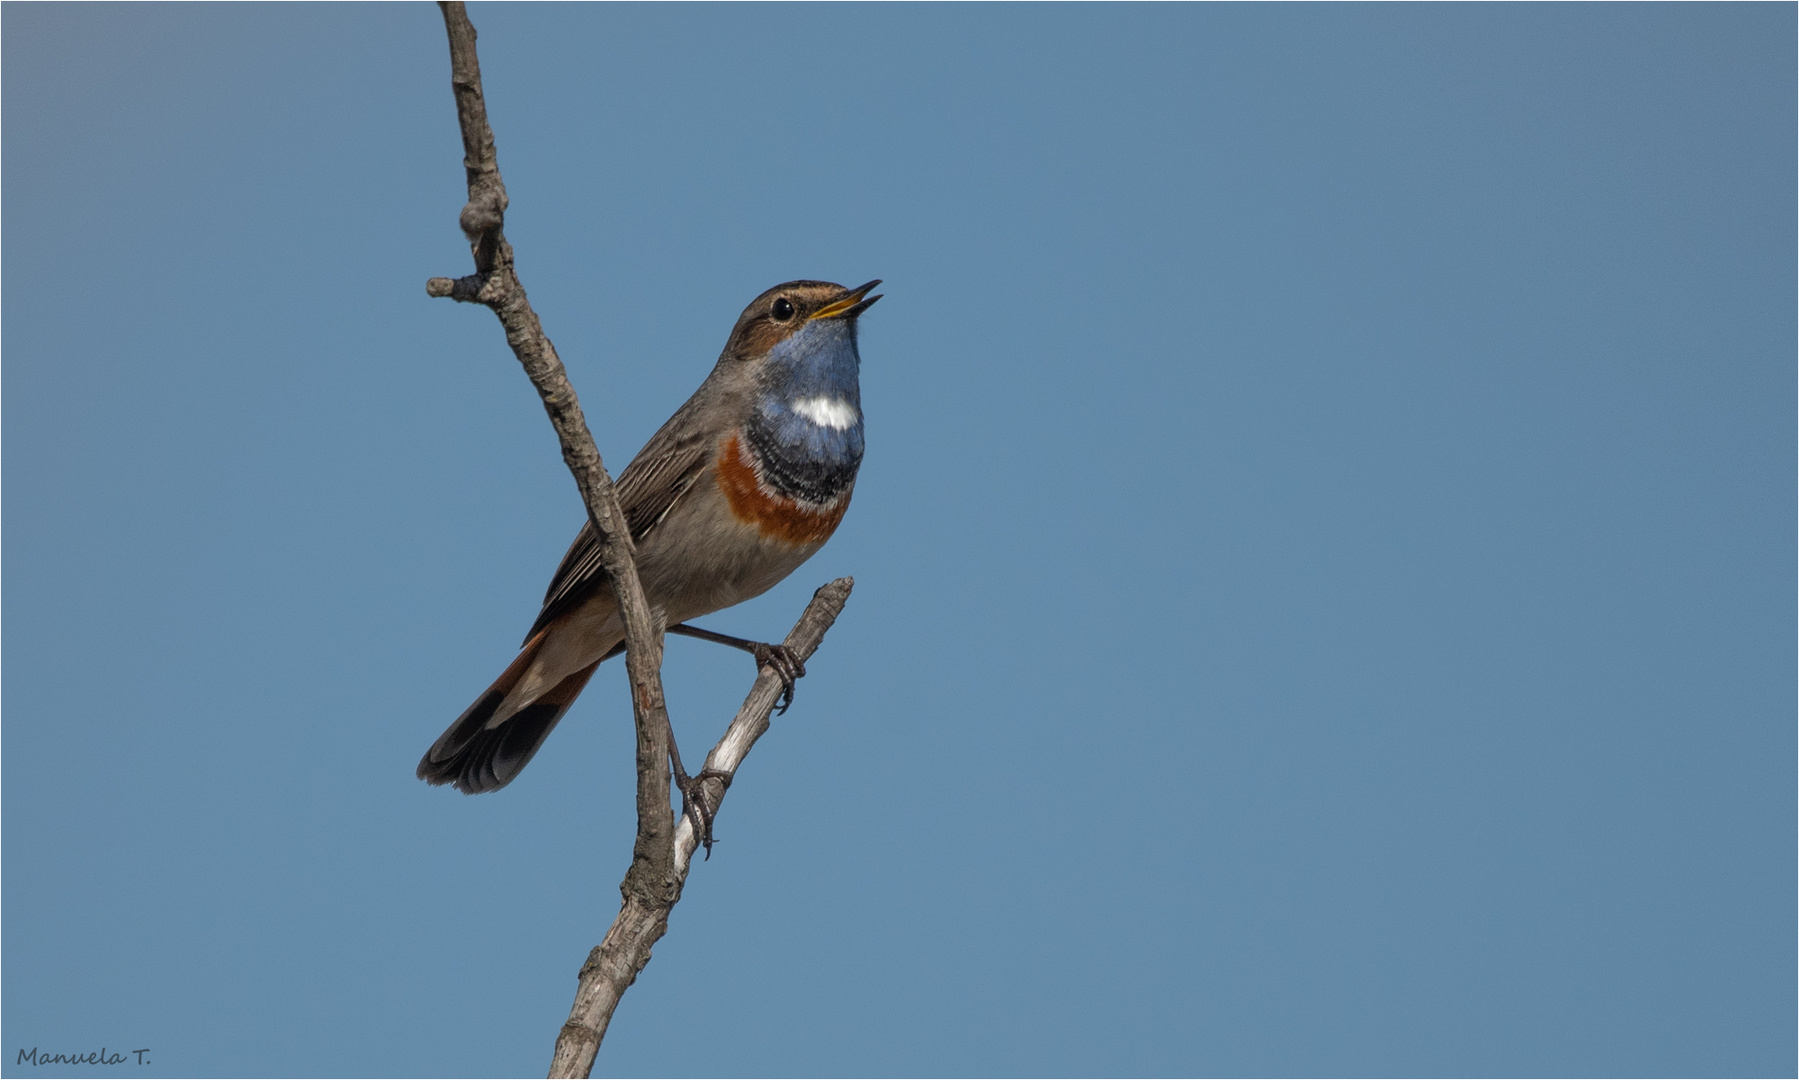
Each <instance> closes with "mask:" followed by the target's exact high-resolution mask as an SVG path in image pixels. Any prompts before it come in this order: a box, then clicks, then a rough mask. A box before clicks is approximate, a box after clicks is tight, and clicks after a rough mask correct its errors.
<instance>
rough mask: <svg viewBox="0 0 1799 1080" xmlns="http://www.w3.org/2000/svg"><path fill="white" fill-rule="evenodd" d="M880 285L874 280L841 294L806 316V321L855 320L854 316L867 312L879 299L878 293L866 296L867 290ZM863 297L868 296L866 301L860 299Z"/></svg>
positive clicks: (877, 280) (878, 280)
mask: <svg viewBox="0 0 1799 1080" xmlns="http://www.w3.org/2000/svg"><path fill="white" fill-rule="evenodd" d="M880 283H881V279H880V278H875V279H874V280H873V281H871V282H869V283H868V284H866V285H859V286H857V287H856V288H854V289H851V290H850V291H849V292H847V293H845V294H843V296H841V297H839V298H838V299H836V300H833V301H831V302H830V303H828V304H826V305H825V306H824V307H821V308H819V309H818V310H817V311H814V312H813V313H812V314H811V315H809V316H807V320H808V321H810V320H812V319H853V318H855V317H856V316H858V315H860V314H862V313H863V312H864V311H867V310H868V309H869V307H871V306H872V305H873V304H874V302H875V301H876V300H879V299H880V298H881V296H880V294H879V293H876V294H875V295H874V296H868V290H870V289H872V288H874V287H875V286H876V285H879V284H880ZM864 296H868V299H866V300H864V299H862V298H863V297H864Z"/></svg>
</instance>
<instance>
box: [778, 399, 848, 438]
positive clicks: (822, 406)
mask: <svg viewBox="0 0 1799 1080" xmlns="http://www.w3.org/2000/svg"><path fill="white" fill-rule="evenodd" d="M793 411H794V412H796V413H799V414H800V415H801V416H803V417H805V418H806V419H808V420H810V421H812V422H813V423H814V424H817V425H818V426H819V427H828V428H836V429H837V430H838V431H842V430H843V429H845V428H850V427H854V426H855V425H856V421H858V420H860V419H862V417H861V415H860V414H859V413H857V412H856V407H855V406H854V405H851V404H850V403H849V402H847V401H844V400H842V399H841V398H827V397H809V398H800V399H799V400H798V401H795V402H794V403H793Z"/></svg>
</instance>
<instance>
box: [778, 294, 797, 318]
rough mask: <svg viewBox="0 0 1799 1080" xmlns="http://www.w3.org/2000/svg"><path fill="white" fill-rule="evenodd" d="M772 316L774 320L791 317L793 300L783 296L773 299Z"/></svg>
mask: <svg viewBox="0 0 1799 1080" xmlns="http://www.w3.org/2000/svg"><path fill="white" fill-rule="evenodd" d="M774 316H775V321H776V322H786V321H787V320H788V319H791V318H793V301H791V300H789V299H787V298H786V297H785V296H783V297H781V298H780V299H779V300H776V301H775V306H774Z"/></svg>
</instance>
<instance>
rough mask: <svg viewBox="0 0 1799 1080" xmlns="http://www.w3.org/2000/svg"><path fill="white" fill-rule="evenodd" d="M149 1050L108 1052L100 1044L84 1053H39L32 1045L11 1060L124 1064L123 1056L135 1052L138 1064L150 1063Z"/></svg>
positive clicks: (39, 1063) (40, 1062)
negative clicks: (98, 1046)
mask: <svg viewBox="0 0 1799 1080" xmlns="http://www.w3.org/2000/svg"><path fill="white" fill-rule="evenodd" d="M149 1052H150V1048H149V1047H148V1046H146V1047H144V1048H143V1049H142V1050H113V1051H110V1052H109V1051H108V1050H107V1049H106V1047H104V1046H102V1047H101V1048H100V1049H98V1050H90V1051H88V1052H87V1053H85V1054H44V1053H39V1052H38V1048H37V1047H35V1046H34V1047H32V1048H31V1049H29V1050H21V1051H19V1060H17V1061H15V1062H13V1064H14V1065H123V1064H125V1062H126V1061H128V1060H130V1059H129V1058H127V1057H126V1056H125V1055H126V1054H135V1055H136V1056H137V1063H138V1064H139V1065H148V1064H150V1059H149V1058H147V1057H145V1056H144V1055H145V1054H148V1053H149Z"/></svg>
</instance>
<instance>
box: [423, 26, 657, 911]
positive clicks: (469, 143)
mask: <svg viewBox="0 0 1799 1080" xmlns="http://www.w3.org/2000/svg"><path fill="white" fill-rule="evenodd" d="M438 6H439V7H440V8H442V9H443V17H444V28H445V29H446V30H447V31H448V32H449V36H450V82H451V85H452V86H453V87H454V89H455V91H456V116H457V119H458V120H459V121H460V122H461V125H462V149H463V159H462V164H463V167H464V168H466V169H467V170H468V195H469V199H468V205H466V206H464V207H463V208H462V216H461V224H462V231H463V233H464V234H465V235H466V236H467V237H468V238H469V248H470V251H471V252H472V253H473V255H474V258H475V273H474V274H473V275H471V276H469V277H465V278H462V279H460V280H459V281H450V279H448V278H432V279H431V280H430V281H429V282H427V283H426V285H425V290H426V292H428V293H430V294H431V295H433V296H449V297H453V298H455V299H457V300H462V301H465V302H472V303H479V304H483V305H485V306H487V307H489V308H491V309H493V313H494V314H495V315H497V316H499V318H500V325H501V326H503V327H504V328H505V330H506V343H507V344H508V345H510V346H512V353H513V355H514V356H516V357H518V362H519V363H520V364H522V365H523V366H524V369H525V374H526V375H529V376H530V378H531V385H533V386H535V387H537V395H538V397H540V398H542V399H543V408H544V412H546V413H548V414H549V416H550V423H551V425H552V426H554V427H555V429H556V437H557V439H558V440H560V441H561V443H562V460H563V461H564V462H565V463H566V464H567V465H568V469H569V472H571V473H573V474H574V477H575V486H576V487H578V488H580V490H581V501H582V502H583V503H585V504H586V506H587V518H588V520H589V521H591V522H593V528H594V532H595V533H597V534H598V535H599V537H600V542H601V547H600V559H601V563H602V565H604V566H605V568H606V576H607V578H608V580H609V581H610V582H611V584H612V592H613V595H614V596H615V597H617V599H618V606H619V611H620V612H621V613H622V615H623V617H624V623H625V667H626V669H627V671H628V673H629V675H630V680H631V702H632V706H633V710H632V711H633V714H634V718H635V720H636V726H637V843H636V845H635V847H634V848H633V849H632V854H631V870H630V872H629V873H627V874H626V875H625V881H624V884H623V886H621V887H622V888H623V890H624V892H625V894H626V896H631V895H634V894H636V895H641V896H642V898H644V899H653V900H656V901H663V900H665V899H666V898H667V897H668V896H669V894H670V888H671V879H672V876H673V871H674V844H673V831H674V814H673V813H672V811H671V810H670V809H669V797H668V747H669V741H670V736H669V724H668V704H667V702H666V701H665V699H664V698H663V694H662V631H661V629H660V628H659V627H658V626H657V625H656V621H655V619H654V618H653V617H652V616H651V614H650V605H649V603H648V601H646V600H645V599H644V595H643V585H642V584H641V583H640V582H639V581H638V580H637V562H636V555H637V552H636V549H635V547H634V545H633V544H632V543H631V530H630V529H629V528H628V527H627V526H626V523H625V515H624V511H623V510H621V509H620V508H619V504H618V493H617V492H616V491H615V490H613V486H612V477H610V476H608V475H607V473H606V466H605V464H604V463H603V462H602V461H601V460H600V451H599V449H598V448H597V447H595V446H594V442H593V435H592V434H591V433H590V432H589V431H588V430H587V418H586V417H585V416H583V415H582V414H581V402H580V400H579V399H577V398H576V397H575V388H574V387H573V386H571V385H569V381H568V373H567V372H566V371H565V370H564V369H563V367H562V358H561V357H559V356H557V355H556V347H555V346H554V345H552V344H550V339H549V338H548V337H546V336H545V335H544V332H543V325H542V324H541V323H539V322H538V320H537V313H536V312H535V311H533V310H532V309H531V301H530V300H529V299H527V298H526V297H525V287H524V286H523V285H522V284H520V283H519V279H518V274H517V272H516V271H515V270H514V268H513V262H512V245H511V244H509V243H507V242H506V236H505V234H504V233H503V232H502V231H501V229H502V227H503V225H504V224H505V218H506V206H507V200H506V185H505V184H504V183H503V182H502V181H501V179H500V166H499V161H498V159H497V157H496V156H495V152H494V142H493V129H492V128H491V127H489V126H488V123H487V102H486V99H485V98H484V97H483V96H482V93H481V61H480V59H479V58H478V57H477V56H476V54H475V28H474V26H473V25H472V24H470V23H469V21H468V13H467V12H466V11H465V10H463V6H462V4H461V2H460V0H451V2H447V3H440V4H439V5H438Z"/></svg>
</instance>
